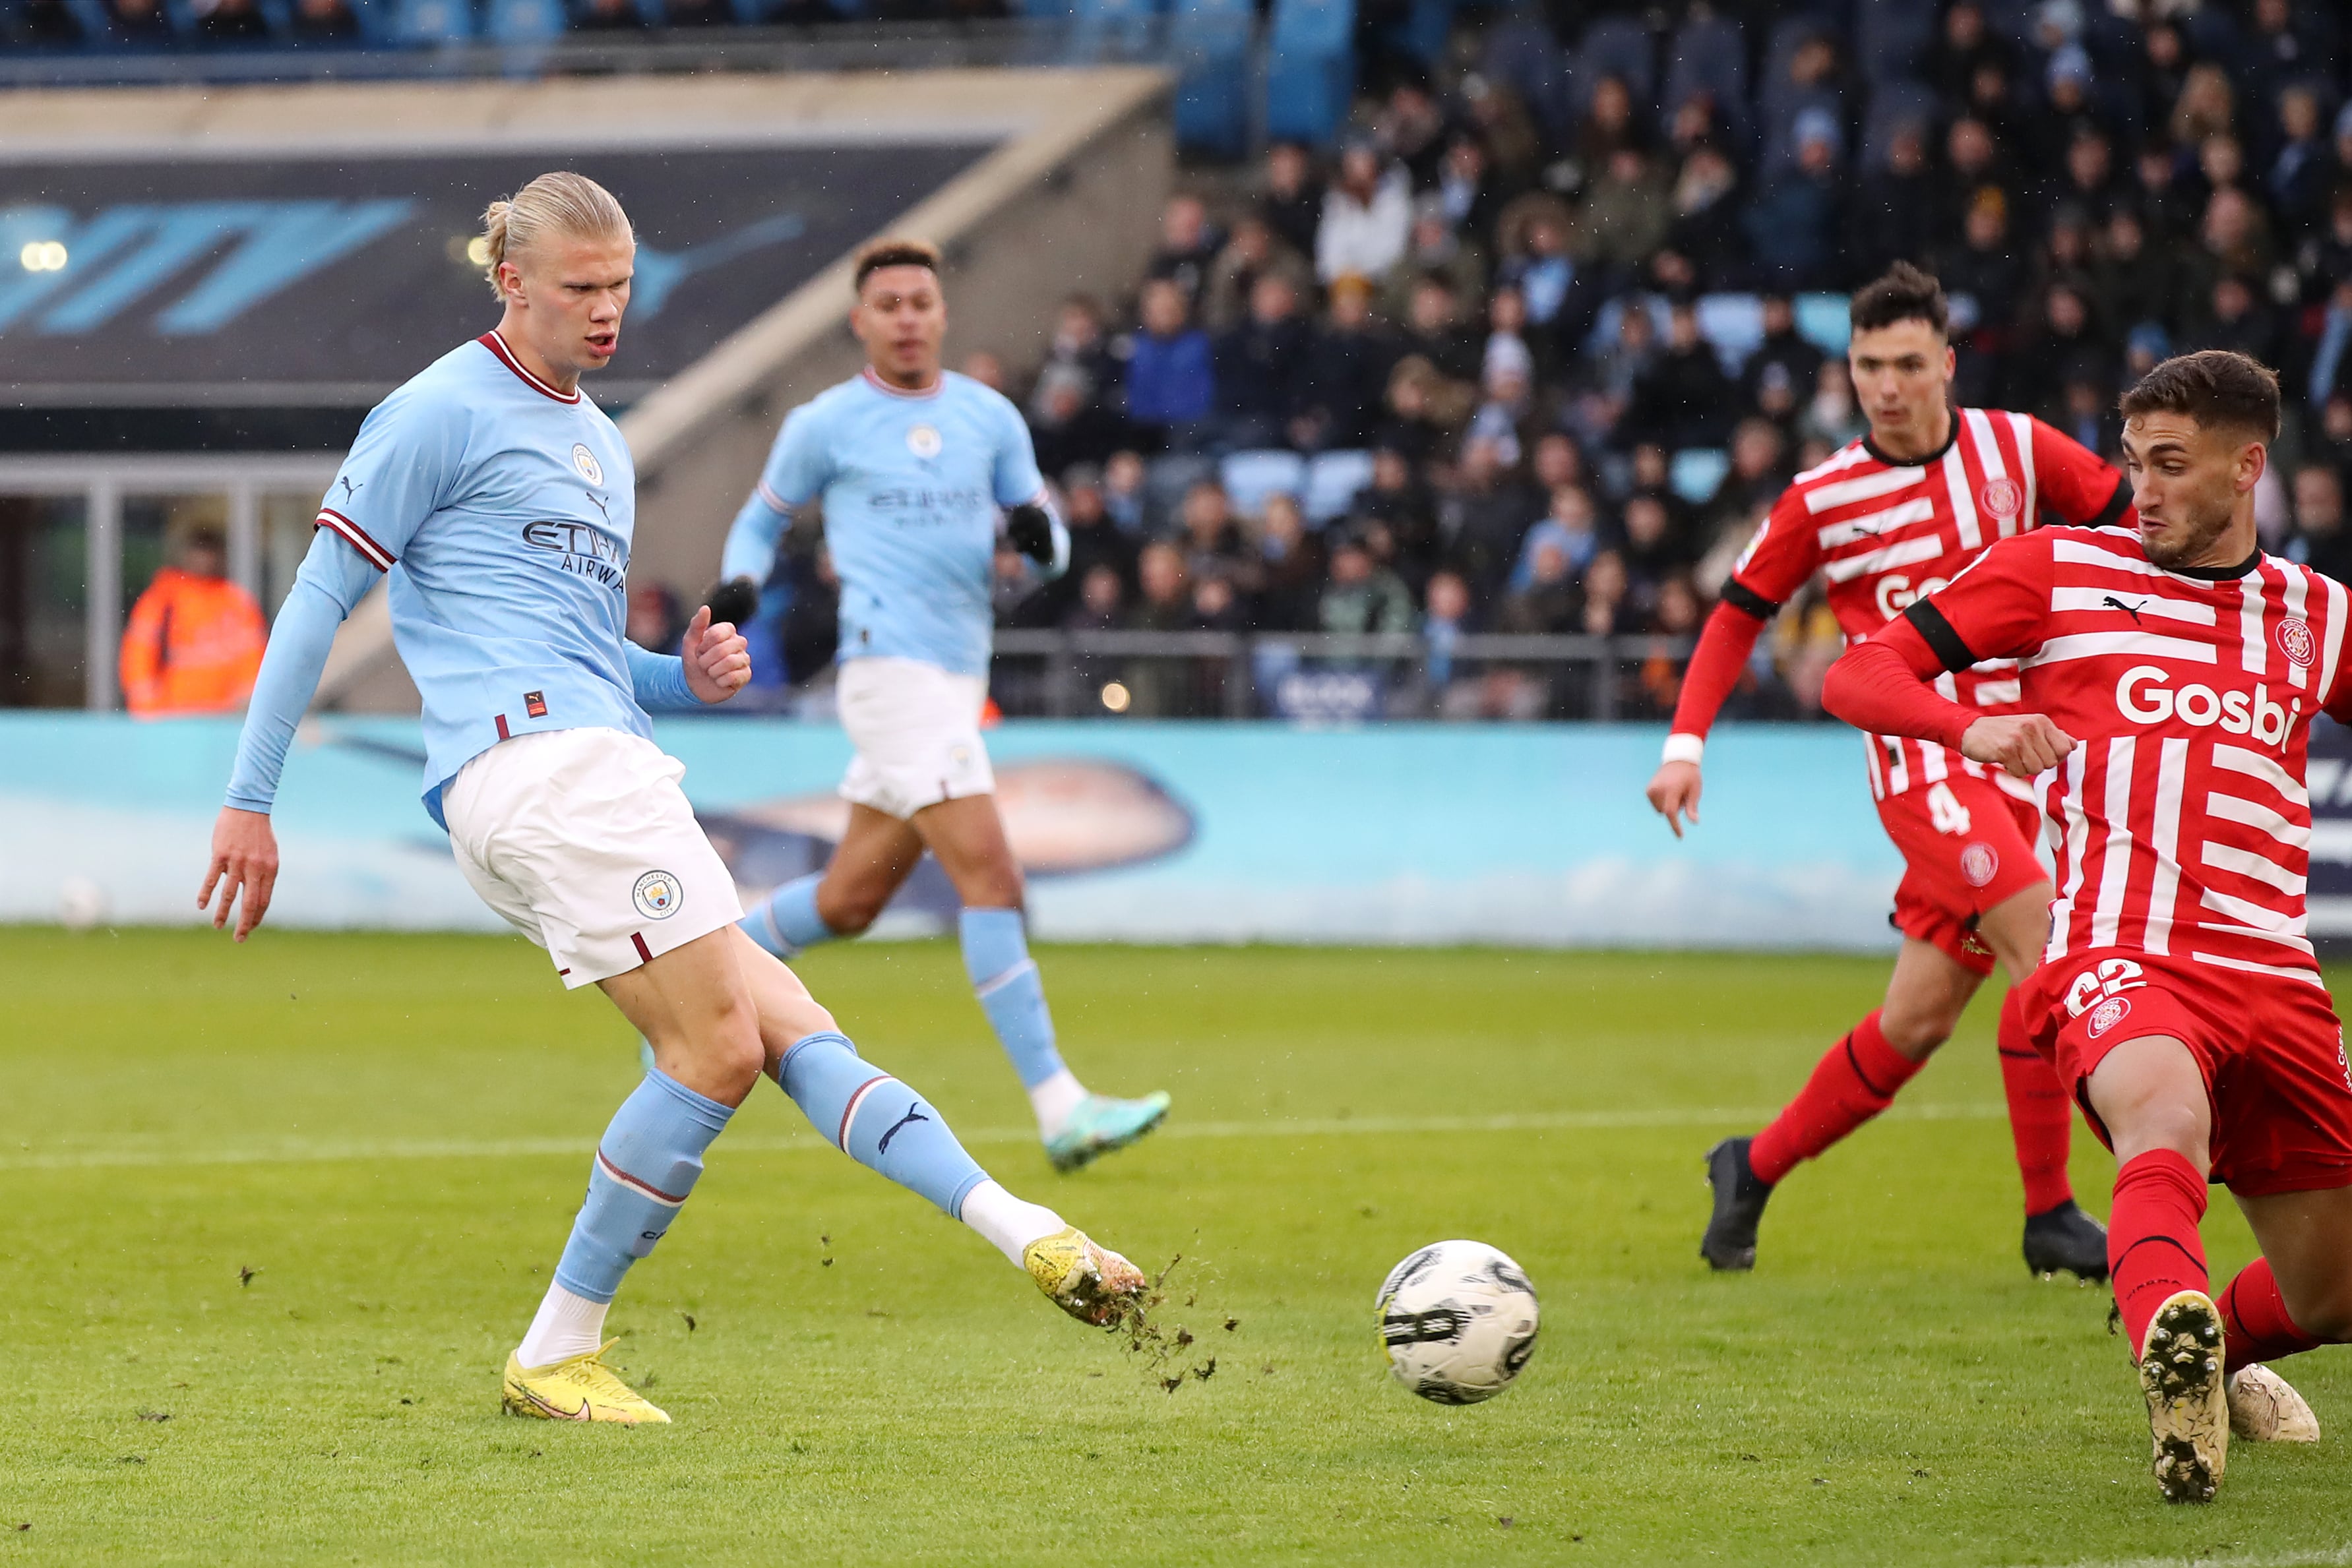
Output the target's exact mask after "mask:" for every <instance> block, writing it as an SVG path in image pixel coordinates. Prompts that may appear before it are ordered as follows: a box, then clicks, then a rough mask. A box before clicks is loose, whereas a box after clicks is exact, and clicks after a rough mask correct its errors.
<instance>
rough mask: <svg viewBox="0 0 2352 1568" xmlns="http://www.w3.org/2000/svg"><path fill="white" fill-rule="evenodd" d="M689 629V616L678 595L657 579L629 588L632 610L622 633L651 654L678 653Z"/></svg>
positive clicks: (630, 609)
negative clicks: (682, 609)
mask: <svg viewBox="0 0 2352 1568" xmlns="http://www.w3.org/2000/svg"><path fill="white" fill-rule="evenodd" d="M685 632H686V618H685V615H684V614H683V612H681V611H680V610H679V608H678V601H677V594H675V593H673V592H671V591H669V590H668V589H667V588H665V587H663V586H662V585H661V584H660V583H657V582H648V583H641V584H639V585H638V586H637V587H635V588H633V589H631V590H629V610H628V618H627V621H626V622H625V624H624V626H623V628H622V634H623V635H624V636H625V637H627V638H628V640H629V641H630V642H632V643H635V644H636V645H637V646H638V647H640V648H643V649H645V650H646V652H647V653H675V652H676V651H677V643H678V639H679V637H680V636H682V635H684V633H685Z"/></svg>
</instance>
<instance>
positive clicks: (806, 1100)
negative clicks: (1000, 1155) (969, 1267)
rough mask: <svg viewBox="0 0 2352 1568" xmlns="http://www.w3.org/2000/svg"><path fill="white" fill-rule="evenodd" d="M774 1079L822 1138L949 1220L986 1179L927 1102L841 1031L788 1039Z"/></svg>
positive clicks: (959, 1215)
mask: <svg viewBox="0 0 2352 1568" xmlns="http://www.w3.org/2000/svg"><path fill="white" fill-rule="evenodd" d="M776 1082H778V1083H779V1084H781V1085H782V1087H783V1091H784V1092H785V1093H787V1094H789V1095H791V1096H792V1097H793V1103H794V1104H795V1105H798V1106H799V1107H800V1108H801V1114H802V1115H803V1116H806V1117H807V1118H808V1119H809V1121H810V1122H811V1123H812V1124H814V1125H815V1127H816V1130H817V1131H818V1132H820V1133H823V1134H824V1137H825V1141H826V1142H827V1143H829V1144H831V1145H834V1147H835V1148H837V1149H839V1150H840V1151H841V1152H842V1153H843V1154H845V1155H848V1156H849V1157H850V1158H851V1159H853V1160H856V1162H857V1163H858V1164H859V1165H861V1166H866V1167H867V1168H868V1169H870V1170H873V1171H876V1172H878V1173H879V1174H881V1175H883V1176H888V1177H889V1178H890V1179H891V1180H892V1181H895V1182H897V1183H898V1185H899V1186H903V1187H907V1188H909V1189H911V1190H912V1191H915V1192H919V1193H921V1194H922V1195H923V1196H924V1197H928V1198H929V1199H930V1200H931V1201H932V1202H933V1203H936V1204H938V1205H939V1206H940V1207H941V1208H942V1209H944V1210H946V1211H947V1215H948V1218H950V1219H961V1218H963V1200H964V1198H965V1197H968V1196H969V1195H970V1194H971V1189H972V1188H974V1187H976V1186H979V1185H980V1184H981V1183H982V1182H984V1181H986V1180H987V1179H988V1173H987V1172H986V1171H984V1170H982V1169H981V1168H980V1166H979V1165H978V1163H977V1162H975V1161H974V1160H973V1159H972V1157H971V1155H968V1154H966V1153H964V1149H963V1145H961V1144H960V1143H958V1142H956V1136H955V1134H953V1133H950V1132H949V1131H948V1124H947V1123H946V1121H945V1120H944V1119H943V1118H942V1117H941V1116H940V1113H938V1112H937V1111H935V1110H933V1109H932V1108H931V1106H930V1104H929V1102H927V1101H926V1100H924V1098H923V1097H922V1096H921V1095H919V1094H918V1093H916V1092H914V1091H913V1090H911V1089H909V1088H908V1087H907V1086H906V1085H905V1084H903V1083H901V1082H898V1080H897V1079H895V1078H893V1077H891V1076H890V1075H889V1074H888V1073H887V1072H885V1071H882V1070H881V1069H880V1068H878V1067H876V1066H874V1065H873V1064H872V1063H871V1062H868V1061H863V1060H861V1059H860V1058H859V1056H858V1054H857V1048H856V1046H854V1045H851V1044H850V1043H849V1040H848V1039H847V1038H846V1037H845V1036H843V1035H838V1034H833V1033H830V1032H828V1033H824V1034H813V1035H810V1036H808V1037H807V1038H805V1039H803V1040H794V1041H793V1044H792V1046H791V1048H790V1049H789V1050H787V1051H785V1052H784V1057H783V1060H782V1061H779V1062H778V1063H777V1064H776Z"/></svg>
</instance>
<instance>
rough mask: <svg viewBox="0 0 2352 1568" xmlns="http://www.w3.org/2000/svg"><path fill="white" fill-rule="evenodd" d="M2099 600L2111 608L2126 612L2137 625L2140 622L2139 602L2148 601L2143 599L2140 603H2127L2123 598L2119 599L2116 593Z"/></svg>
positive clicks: (2144, 602)
mask: <svg viewBox="0 0 2352 1568" xmlns="http://www.w3.org/2000/svg"><path fill="white" fill-rule="evenodd" d="M2099 602H2100V603H2101V604H2102V605H2104V606H2105V607H2106V608H2108V609H2110V610H2120V611H2122V612H2124V613H2125V614H2126V615H2128V616H2130V617H2131V618H2132V624H2133V625H2135V626H2137V625H2138V624H2139V604H2146V603H2147V600H2145V599H2143V600H2141V601H2139V604H2126V603H2125V602H2124V601H2122V600H2120V599H2117V598H2116V596H2115V595H2114V594H2112V593H2110V594H2107V595H2105V597H2103V598H2102V599H2101V600H2100V601H2099Z"/></svg>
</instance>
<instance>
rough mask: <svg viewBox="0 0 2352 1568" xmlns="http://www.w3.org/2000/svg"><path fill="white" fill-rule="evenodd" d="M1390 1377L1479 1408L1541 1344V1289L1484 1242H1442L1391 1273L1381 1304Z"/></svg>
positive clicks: (1426, 1395)
mask: <svg viewBox="0 0 2352 1568" xmlns="http://www.w3.org/2000/svg"><path fill="white" fill-rule="evenodd" d="M1374 1311H1375V1312H1378V1313H1379V1315H1380V1320H1381V1343H1383V1344H1384V1345H1386V1346H1387V1347H1388V1353H1389V1374H1390V1375H1391V1376H1392V1377H1394V1378H1395V1379H1396V1380H1397V1381H1398V1382H1399V1383H1402V1384H1403V1385H1405V1386H1406V1387H1407V1388H1410V1389H1412V1391H1413V1392H1414V1393H1415V1394H1418V1395H1420V1396H1422V1397H1423V1399H1430V1400H1434V1401H1436V1402H1437V1403H1438V1404H1440V1405H1475V1404H1476V1403H1478V1401H1480V1400H1481V1399H1492V1398H1493V1397H1494V1396H1496V1395H1497V1394H1500V1393H1501V1392H1502V1391H1503V1390H1504V1389H1506V1388H1507V1387H1509V1386H1510V1384H1511V1379H1513V1378H1515V1377H1517V1375H1519V1368H1521V1367H1523V1366H1525V1365H1527V1364H1528V1356H1530V1355H1532V1354H1535V1348H1536V1288H1535V1287H1534V1286H1533V1285H1531V1284H1529V1283H1528V1277H1527V1274H1526V1272H1525V1271H1524V1270H1521V1269H1520V1268H1519V1266H1518V1265H1517V1263H1514V1262H1512V1261H1511V1260H1510V1259H1509V1258H1507V1257H1506V1256H1505V1255H1504V1254H1502V1253H1501V1252H1498V1251H1496V1249H1494V1248H1492V1247H1489V1246H1487V1245H1486V1243H1485V1242H1483V1241H1440V1242H1437V1243H1435V1244H1434V1245H1433V1246H1429V1247H1424V1248H1423V1249H1421V1250H1420V1251H1418V1252H1415V1253H1414V1254H1413V1255H1412V1257H1410V1258H1407V1259H1406V1260H1404V1261H1403V1262H1402V1263H1400V1264H1398V1265H1397V1266H1396V1267H1395V1268H1393V1269H1391V1270H1389V1277H1388V1278H1387V1279H1385V1280H1383V1281H1381V1294H1380V1299H1379V1301H1376V1302H1375V1303H1374Z"/></svg>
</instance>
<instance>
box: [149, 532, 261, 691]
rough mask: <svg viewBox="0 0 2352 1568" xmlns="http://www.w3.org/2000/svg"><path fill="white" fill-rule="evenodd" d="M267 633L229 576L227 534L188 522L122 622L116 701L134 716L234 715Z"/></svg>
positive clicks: (258, 612) (245, 595) (250, 681)
mask: <svg viewBox="0 0 2352 1568" xmlns="http://www.w3.org/2000/svg"><path fill="white" fill-rule="evenodd" d="M267 639H268V630H267V628H266V627H265V625H264V623H263V622H262V619H261V606H259V605H258V604H256V603H255V602H254V601H253V595H251V594H250V593H247V591H245V590H244V589H243V588H241V587H239V586H238V585H236V583H234V582H231V581H229V580H228V542H227V540H226V538H223V537H222V535H221V532H220V530H219V529H218V528H210V527H197V528H190V529H188V530H187V531H186V532H185V533H184V534H183V535H182V536H181V538H180V542H179V548H178V549H176V550H175V551H174V552H173V560H172V564H170V565H169V566H166V567H164V568H163V570H160V571H158V572H157V573H156V574H155V576H154V578H153V580H152V581H150V582H149V583H148V585H147V588H146V590H145V591H143V592H142V593H141V594H140V595H139V598H138V601H137V602H135V603H133V604H132V605H131V614H130V617H129V619H128V620H127V621H126V622H124V624H123V628H122V646H121V651H120V653H119V654H118V656H117V657H118V662H117V664H116V668H117V669H119V670H120V671H121V679H122V698H123V706H125V707H127V708H129V709H130V710H131V713H133V714H135V715H137V716H139V717H141V718H162V717H165V716H170V715H173V714H194V713H233V712H235V711H236V709H237V708H239V707H241V706H244V703H245V699H246V698H247V696H249V695H252V693H253V681H254V677H255V676H256V675H257V674H259V673H260V670H261V651H262V644H263V643H264V642H265V641H267Z"/></svg>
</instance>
